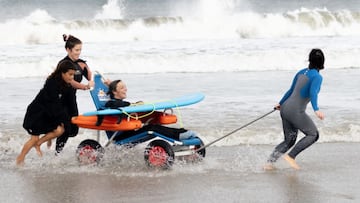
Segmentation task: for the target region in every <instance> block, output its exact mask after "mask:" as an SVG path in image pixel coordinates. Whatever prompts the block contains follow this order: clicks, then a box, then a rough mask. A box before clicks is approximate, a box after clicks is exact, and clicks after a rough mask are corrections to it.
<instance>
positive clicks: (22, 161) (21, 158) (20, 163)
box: [16, 156, 25, 167]
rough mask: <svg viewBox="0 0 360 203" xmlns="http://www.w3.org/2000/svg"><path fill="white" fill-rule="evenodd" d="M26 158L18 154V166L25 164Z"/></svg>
mask: <svg viewBox="0 0 360 203" xmlns="http://www.w3.org/2000/svg"><path fill="white" fill-rule="evenodd" d="M24 164H25V163H24V158H23V157H20V156H18V157H17V158H16V166H20V167H21V166H24Z"/></svg>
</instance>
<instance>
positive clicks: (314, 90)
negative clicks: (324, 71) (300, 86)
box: [310, 75, 322, 111]
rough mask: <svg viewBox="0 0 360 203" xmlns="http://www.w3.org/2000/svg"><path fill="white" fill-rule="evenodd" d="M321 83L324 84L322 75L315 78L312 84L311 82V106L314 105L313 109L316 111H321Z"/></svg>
mask: <svg viewBox="0 0 360 203" xmlns="http://www.w3.org/2000/svg"><path fill="white" fill-rule="evenodd" d="M321 83H322V77H321V75H317V76H316V77H314V78H313V80H312V82H311V86H310V101H311V105H312V108H313V109H314V111H317V110H319V107H318V94H319V92H320V87H321Z"/></svg>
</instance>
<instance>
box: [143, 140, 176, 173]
mask: <svg viewBox="0 0 360 203" xmlns="http://www.w3.org/2000/svg"><path fill="white" fill-rule="evenodd" d="M144 159H145V162H146V164H147V166H149V167H151V168H160V169H170V168H171V166H172V165H173V163H174V159H175V154H174V150H173V149H172V147H171V146H170V144H169V143H167V142H166V141H164V140H154V141H151V142H150V143H149V144H148V146H147V147H146V149H145V152H144Z"/></svg>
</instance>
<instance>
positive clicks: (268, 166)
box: [263, 163, 276, 171]
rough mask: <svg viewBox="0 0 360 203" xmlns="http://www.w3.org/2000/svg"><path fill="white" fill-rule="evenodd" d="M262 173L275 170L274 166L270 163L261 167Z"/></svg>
mask: <svg viewBox="0 0 360 203" xmlns="http://www.w3.org/2000/svg"><path fill="white" fill-rule="evenodd" d="M263 169H264V171H272V170H275V169H276V168H275V166H274V164H272V163H267V164H265V166H263Z"/></svg>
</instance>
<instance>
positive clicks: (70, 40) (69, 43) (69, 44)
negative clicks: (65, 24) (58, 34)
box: [63, 34, 82, 49]
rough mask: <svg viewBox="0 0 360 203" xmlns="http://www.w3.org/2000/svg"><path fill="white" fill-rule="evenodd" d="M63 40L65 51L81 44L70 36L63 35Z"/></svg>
mask: <svg viewBox="0 0 360 203" xmlns="http://www.w3.org/2000/svg"><path fill="white" fill-rule="evenodd" d="M63 40H64V42H65V49H72V48H74V47H75V45H77V44H82V41H81V40H80V39H78V38H76V37H74V36H72V35H66V34H63Z"/></svg>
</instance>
